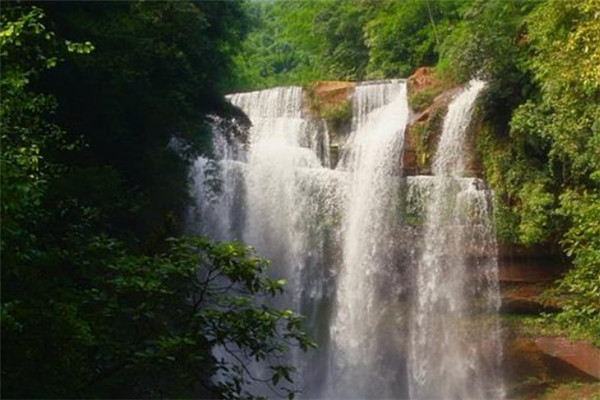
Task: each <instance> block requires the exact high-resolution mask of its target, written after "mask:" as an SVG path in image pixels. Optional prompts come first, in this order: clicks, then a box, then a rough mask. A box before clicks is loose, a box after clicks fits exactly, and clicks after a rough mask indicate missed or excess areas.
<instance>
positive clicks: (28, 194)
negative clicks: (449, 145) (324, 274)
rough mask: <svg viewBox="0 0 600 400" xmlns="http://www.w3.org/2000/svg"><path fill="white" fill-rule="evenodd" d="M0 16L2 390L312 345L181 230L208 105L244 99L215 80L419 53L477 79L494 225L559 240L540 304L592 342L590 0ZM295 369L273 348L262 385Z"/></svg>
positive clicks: (61, 8)
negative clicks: (553, 300)
mask: <svg viewBox="0 0 600 400" xmlns="http://www.w3.org/2000/svg"><path fill="white" fill-rule="evenodd" d="M0 22H1V26H0V45H1V50H0V56H1V79H0V89H1V104H0V118H1V124H2V125H1V140H2V142H1V145H2V154H1V184H2V187H1V189H2V193H1V194H2V206H1V210H2V215H1V217H2V237H1V253H2V254H1V256H2V309H1V321H2V367H1V368H2V397H3V398H76V397H77V398H156V397H159V398H163V397H181V398H208V397H220V398H242V397H247V396H250V394H249V393H248V392H247V391H246V389H245V388H246V384H247V382H248V381H250V380H252V379H253V377H252V376H251V373H250V372H249V371H248V370H247V369H245V366H244V363H243V362H238V361H239V360H238V361H235V360H236V358H235V352H233V351H232V357H233V358H231V360H233V361H225V360H220V359H217V358H216V357H215V356H214V355H213V354H212V353H211V349H213V348H215V347H217V346H223V347H225V348H226V347H227V346H228V345H230V346H235V347H236V348H240V349H243V350H244V351H245V352H246V354H249V355H250V356H251V357H252V358H256V359H258V360H260V359H267V358H270V357H271V356H273V355H275V356H276V355H278V354H282V353H284V352H286V351H287V348H288V346H292V345H293V346H300V347H301V348H302V349H305V350H306V349H309V348H312V347H313V343H312V342H311V341H310V339H309V338H308V337H307V336H306V334H305V333H304V332H303V331H302V319H301V317H300V316H298V315H296V314H294V313H292V312H290V311H288V310H280V309H276V308H271V307H267V306H265V305H263V304H258V303H256V302H255V301H254V300H253V299H254V298H256V297H257V296H258V297H260V296H276V295H278V294H280V293H281V292H282V291H283V290H284V286H285V282H284V281H281V280H274V279H271V278H270V276H269V274H268V268H269V263H268V261H266V260H263V259H261V258H260V257H259V256H258V255H257V254H256V253H255V252H254V250H252V249H251V248H245V247H243V246H241V245H239V244H236V243H213V242H211V241H209V240H207V239H205V238H202V237H187V236H184V233H185V231H184V226H183V224H184V215H185V210H186V206H187V204H188V202H189V200H190V199H189V194H188V193H189V190H188V189H189V188H188V185H189V181H188V171H189V168H190V166H191V163H192V161H193V159H194V157H195V156H197V155H198V154H202V153H207V152H210V151H211V149H210V128H209V125H208V121H207V116H208V115H209V114H217V115H222V116H224V117H230V118H238V119H243V118H244V117H243V116H241V115H240V114H239V111H237V110H236V109H234V108H233V107H231V106H230V105H228V103H227V102H226V101H225V99H224V94H225V93H227V92H233V91H241V90H250V89H258V88H266V87H271V86H275V85H289V84H298V85H308V84H309V83H310V82H313V81H317V80H355V81H356V80H366V79H381V78H392V77H408V76H409V75H411V74H412V73H413V72H414V71H415V70H416V69H417V68H418V67H421V66H429V67H432V68H433V70H434V71H435V74H436V77H437V79H439V81H440V82H443V84H442V85H441V87H451V86H455V85H458V84H461V83H464V82H465V81H467V80H468V79H470V78H472V77H475V76H479V77H482V78H483V79H485V80H487V81H488V85H489V88H490V90H488V91H487V94H486V96H485V98H484V99H483V102H482V104H481V105H480V110H479V113H480V117H481V122H480V123H481V129H480V132H479V135H478V138H477V146H478V150H479V152H480V153H481V156H482V159H483V166H484V171H485V178H486V180H487V181H488V183H489V184H490V186H491V187H492V189H493V190H494V207H495V211H496V215H495V219H496V228H497V231H498V235H499V238H500V240H501V241H503V242H506V243H515V244H520V245H525V246H531V245H536V244H543V245H549V244H550V245H553V244H558V245H559V246H560V247H561V249H562V252H563V254H564V257H565V260H567V262H569V263H572V267H571V268H570V269H569V272H568V273H567V274H566V275H565V276H564V277H563V278H562V279H561V280H560V281H558V282H557V283H556V285H555V288H554V289H553V293H552V295H554V296H558V295H560V296H563V297H564V299H565V303H564V306H563V309H562V311H561V312H558V313H556V314H553V315H549V316H547V317H546V318H547V319H548V320H549V322H551V323H555V324H559V325H561V326H563V327H568V328H569V331H570V332H571V333H572V334H573V335H575V336H578V337H585V338H588V339H590V340H591V341H592V342H593V343H594V344H595V345H596V346H600V46H598V43H600V0H581V1H573V2H571V1H551V0H548V1H541V0H540V1H478V0H473V1H451V0H449V1H417V0H406V1H386V0H381V1H377V0H357V1H333V0H332V1H311V2H309V1H273V2H242V1H240V2H234V1H231V2H229V1H206V2H202V1H170V2H169V1H164V2H145V1H129V2H39V3H29V2H14V3H12V2H11V3H3V4H2V10H1V19H0ZM434 94H435V93H430V95H431V96H433V95H434ZM239 134H240V135H243V132H240V133H239ZM242 139H243V138H242ZM174 142H176V143H178V146H174V145H173V143H174ZM175 147H177V148H179V149H185V154H183V155H182V154H181V152H182V151H181V150H179V151H176V149H175ZM316 351H318V349H317V350H316ZM292 370H293V367H292V366H289V365H284V364H278V363H274V364H273V365H272V371H273V375H272V377H271V378H270V379H269V382H268V383H269V384H270V386H271V387H272V389H273V390H274V393H277V394H278V395H290V396H293V394H294V392H293V391H290V390H289V389H287V385H286V382H288V381H291V379H292V378H291V377H290V373H291V372H292ZM217 374H219V375H221V376H222V377H224V379H222V380H221V381H219V383H215V382H214V381H212V380H211V377H213V376H215V375H217Z"/></svg>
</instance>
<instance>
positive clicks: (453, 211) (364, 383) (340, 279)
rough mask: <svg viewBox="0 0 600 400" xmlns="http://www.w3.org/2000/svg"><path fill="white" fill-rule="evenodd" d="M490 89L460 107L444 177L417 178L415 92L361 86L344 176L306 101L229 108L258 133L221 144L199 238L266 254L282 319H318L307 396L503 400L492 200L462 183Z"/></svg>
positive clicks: (257, 101) (203, 195)
mask: <svg viewBox="0 0 600 400" xmlns="http://www.w3.org/2000/svg"><path fill="white" fill-rule="evenodd" d="M482 89H483V84H482V83H479V82H474V83H472V84H471V85H470V86H469V87H468V88H466V89H465V90H463V92H461V93H460V94H459V95H458V96H457V97H456V98H455V99H454V100H453V101H452V103H451V105H450V107H449V111H448V115H447V117H446V120H445V123H444V132H443V133H442V136H441V138H440V143H439V145H438V151H437V155H436V158H435V163H434V176H429V177H403V176H402V171H403V168H402V167H403V166H402V159H403V150H404V149H403V146H404V142H405V140H404V133H405V127H406V125H407V123H408V118H409V108H408V104H407V94H406V90H407V89H406V82H405V81H403V80H389V81H378V82H365V83H362V84H358V85H357V86H356V88H355V90H354V93H353V98H352V101H353V121H352V129H351V132H350V133H349V135H348V137H347V138H345V140H344V141H343V146H342V152H341V154H340V161H339V162H338V163H337V165H336V166H335V168H332V165H331V157H330V155H329V132H328V131H327V127H326V124H325V123H324V122H323V121H320V120H318V119H314V118H311V117H310V116H309V115H307V113H306V112H305V110H304V109H303V105H302V104H303V93H302V89H301V88H299V87H282V88H274V89H269V90H263V91H257V92H250V93H241V94H234V95H231V96H228V99H229V101H230V102H231V103H233V104H234V105H236V106H238V107H239V108H241V109H242V110H243V111H244V112H245V113H246V114H247V115H248V117H249V119H250V120H251V122H252V128H251V130H250V134H249V144H248V146H242V145H241V144H239V143H236V142H235V141H232V140H227V139H226V138H227V137H228V136H227V135H224V134H223V132H219V130H218V129H215V132H214V139H213V148H214V149H213V154H212V155H211V157H200V158H198V159H197V160H196V162H195V165H194V169H193V174H192V178H193V188H194V193H193V194H194V196H195V198H196V199H197V202H196V207H194V209H193V210H191V212H190V218H189V221H190V231H192V232H194V233H202V234H206V235H209V236H211V237H213V238H214V239H218V240H239V241H242V242H243V243H245V244H249V245H252V246H255V247H256V248H257V250H258V251H259V253H260V254H261V255H262V256H264V257H265V258H267V259H269V260H271V263H272V265H273V266H274V272H273V273H274V275H277V276H280V277H284V278H286V279H287V280H288V282H289V284H288V288H287V293H286V296H285V297H284V298H282V299H281V300H280V302H279V303H278V304H277V305H279V306H283V307H290V308H292V309H294V310H296V311H298V312H300V313H302V314H304V315H305V316H306V317H307V320H306V329H307V330H308V331H309V333H310V334H311V336H312V337H313V338H314V339H315V340H316V341H317V343H318V345H319V348H318V350H316V351H314V352H311V353H309V354H306V355H305V354H301V353H299V352H294V353H293V354H292V356H291V357H292V358H291V359H290V362H293V363H294V364H296V366H297V367H298V368H299V374H298V376H297V377H296V384H297V385H298V388H299V389H301V390H302V391H303V394H302V395H301V397H303V398H309V399H315V398H328V399H366V398H369V399H373V398H377V399H383V398H390V399H391V398H394V399H407V398H410V399H414V400H433V399H500V398H501V397H502V390H501V379H500V377H499V374H498V371H497V369H498V361H499V360H500V357H501V353H499V351H500V343H499V339H498V337H497V331H498V330H497V320H496V319H495V318H496V317H495V315H496V313H495V312H496V310H497V307H498V304H499V298H498V294H497V293H498V290H497V289H498V288H497V276H496V275H497V265H496V258H495V252H496V248H495V242H494V235H493V230H492V226H491V222H490V217H489V208H490V206H489V203H488V197H489V193H488V191H487V190H485V185H484V184H483V182H481V181H479V180H476V179H473V178H465V177H464V176H463V175H464V169H465V161H464V157H465V156H464V151H465V150H464V142H465V133H466V128H467V126H468V124H469V121H470V115H471V110H472V107H473V103H474V101H475V99H476V97H477V94H478V93H479V91H481V90H482ZM449 233H452V234H449ZM469 324H474V327H472V326H471V325H469ZM482 324H483V325H484V326H485V327H486V328H485V329H481V326H482ZM472 331H475V332H477V334H476V335H472V334H471V333H472ZM465 332H466V333H465ZM478 335H479V336H478Z"/></svg>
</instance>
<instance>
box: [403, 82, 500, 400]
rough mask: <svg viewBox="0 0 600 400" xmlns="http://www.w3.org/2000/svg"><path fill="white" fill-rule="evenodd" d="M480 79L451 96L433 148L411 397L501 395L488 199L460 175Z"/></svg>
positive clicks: (449, 399)
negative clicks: (435, 149)
mask: <svg viewBox="0 0 600 400" xmlns="http://www.w3.org/2000/svg"><path fill="white" fill-rule="evenodd" d="M484 87H485V84H484V82H481V81H478V80H474V81H471V82H470V83H469V85H468V86H467V87H466V88H465V89H463V90H462V91H461V92H460V93H459V94H458V95H457V96H456V97H455V98H454V99H453V100H452V102H451V103H450V105H449V108H448V113H447V115H446V117H445V119H444V124H443V130H442V134H441V137H440V139H439V144H438V147H437V151H436V154H435V156H434V161H433V168H432V170H433V177H432V179H431V182H430V185H431V186H430V189H429V190H430V194H429V199H428V201H427V205H426V211H425V227H424V236H423V246H424V248H423V250H422V254H421V256H420V260H419V262H418V266H417V271H416V280H415V288H414V289H415V290H414V292H415V295H414V300H413V302H412V303H413V305H412V319H411V322H410V345H409V371H410V372H409V375H410V376H409V378H410V379H409V383H410V385H409V386H410V388H409V389H410V398H411V399H413V400H455V399H456V400H459V399H463V400H464V399H469V400H474V399H481V400H492V399H502V398H503V396H504V395H503V389H502V384H501V379H500V376H499V367H500V365H499V363H500V359H501V348H502V346H501V343H500V337H499V325H498V318H497V312H498V308H499V306H500V296H499V290H498V276H497V274H498V265H497V255H496V252H497V250H496V244H495V237H494V233H493V229H492V225H491V220H490V213H489V210H490V204H489V202H488V195H487V193H486V191H484V190H479V188H478V186H482V184H481V183H479V185H478V182H477V180H472V179H471V180H468V179H464V174H465V165H466V162H465V156H466V150H465V146H466V133H467V129H468V126H469V123H470V121H471V114H472V111H473V106H474V103H475V100H476V99H477V96H478V94H479V93H480V92H481V91H482V90H483V89H484ZM468 255H470V256H471V257H470V258H471V262H468V261H469V260H468V258H467V256H468ZM473 260H474V261H473Z"/></svg>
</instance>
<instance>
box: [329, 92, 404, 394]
mask: <svg viewBox="0 0 600 400" xmlns="http://www.w3.org/2000/svg"><path fill="white" fill-rule="evenodd" d="M353 106H354V120H353V130H352V133H351V136H350V138H349V139H348V143H347V145H346V151H345V153H344V154H343V157H342V161H341V163H340V166H339V167H338V169H341V170H344V171H348V173H349V174H350V177H349V180H350V182H349V188H348V195H347V197H346V204H345V207H344V216H343V220H342V223H343V225H342V226H343V228H342V238H343V239H342V246H343V256H342V257H343V268H342V270H341V271H340V272H339V276H338V284H337V293H336V304H335V316H334V319H333V323H332V326H331V339H332V345H333V349H332V350H333V351H332V353H331V355H332V360H331V365H330V377H329V379H330V385H329V390H328V397H331V398H346V399H348V398H368V397H374V396H377V397H382V396H383V397H390V396H392V393H391V390H392V389H391V387H392V385H391V383H390V381H391V380H393V376H391V377H389V375H390V373H389V372H390V371H386V368H383V367H382V362H381V361H382V356H381V354H380V353H381V352H382V351H383V350H384V349H383V348H381V347H380V346H379V348H378V345H380V344H381V343H380V341H379V337H378V336H377V334H376V332H377V330H378V326H379V325H380V323H381V319H382V317H383V315H384V312H383V311H384V308H385V307H384V304H383V300H382V299H380V298H379V297H378V294H379V293H380V292H381V289H380V287H381V281H385V280H386V279H387V269H388V267H389V266H390V264H391V262H392V260H393V235H392V229H393V224H394V223H395V222H398V221H399V219H398V215H396V214H395V210H394V207H393V204H394V199H395V197H396V195H397V190H396V189H395V185H394V184H393V181H394V179H396V180H398V178H399V177H400V172H401V170H402V166H401V164H400V160H401V154H402V148H403V144H404V130H405V126H406V124H407V121H408V104H407V100H406V84H405V82H403V81H391V82H384V83H374V84H363V85H359V86H357V87H356V90H355V93H354V104H353ZM392 375H394V374H393V373H392Z"/></svg>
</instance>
